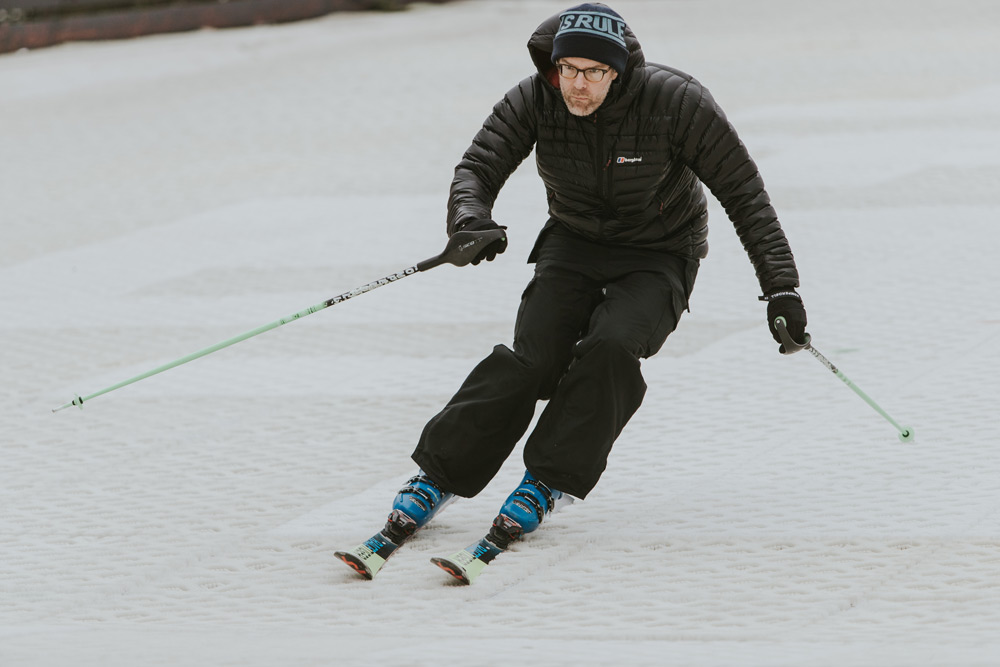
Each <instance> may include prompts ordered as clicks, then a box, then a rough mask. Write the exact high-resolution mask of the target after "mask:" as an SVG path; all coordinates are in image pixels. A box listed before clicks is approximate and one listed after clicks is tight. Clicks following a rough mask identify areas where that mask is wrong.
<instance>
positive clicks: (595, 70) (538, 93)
mask: <svg viewBox="0 0 1000 667" xmlns="http://www.w3.org/2000/svg"><path fill="white" fill-rule="evenodd" d="M528 51H529V53H530V55H531V58H532V61H533V62H534V65H535V67H536V69H537V72H536V73H535V74H533V75H532V76H530V77H528V78H526V79H524V80H523V81H521V82H520V83H519V84H518V85H517V86H515V87H514V88H512V89H511V90H510V91H509V92H508V93H507V94H506V95H505V96H504V98H503V99H502V100H501V101H500V102H499V103H497V104H496V106H495V107H494V108H493V112H492V114H491V115H490V116H489V117H488V118H487V119H486V121H485V123H484V125H483V128H482V129H481V130H480V131H479V132H478V133H477V135H476V136H475V138H474V139H473V141H472V145H471V146H470V147H469V149H468V150H467V151H466V153H465V155H464V156H463V158H462V160H461V162H459V164H458V166H457V167H456V169H455V178H454V181H453V182H452V185H451V191H450V196H449V202H448V222H447V224H448V226H447V231H448V234H449V236H450V235H451V234H454V233H455V232H457V231H459V230H466V231H486V230H496V229H502V228H501V227H500V226H499V225H498V224H497V223H496V222H495V221H494V220H493V219H492V208H493V204H494V202H495V201H496V198H497V196H498V194H499V192H500V189H501V188H502V186H503V184H504V183H505V182H506V180H507V178H508V177H509V176H510V174H511V173H512V172H513V171H514V169H515V168H517V166H518V165H519V164H520V163H521V162H522V161H523V160H524V159H525V158H526V157H527V156H528V155H529V154H530V153H531V151H532V149H534V151H535V156H536V162H537V167H538V173H539V175H540V176H541V178H542V181H543V182H544V184H545V191H546V195H547V199H548V220H547V222H546V223H545V225H544V226H543V228H542V230H541V233H540V234H539V236H538V239H537V241H536V242H535V245H534V248H533V249H532V251H531V254H530V256H529V260H528V261H529V262H533V263H534V264H535V271H534V277H533V278H532V280H531V281H530V283H529V284H528V286H527V288H526V289H525V291H524V294H523V296H522V300H521V305H520V308H519V310H518V313H517V318H516V323H515V330H514V340H513V348H512V349H511V348H508V347H507V346H505V345H497V346H496V347H495V348H494V349H493V352H492V354H490V355H489V356H487V357H486V358H485V359H483V360H482V361H481V362H480V363H479V364H478V365H477V366H476V367H475V368H474V369H473V370H472V372H471V373H470V374H469V376H468V378H467V379H466V380H465V382H464V383H463V384H462V386H461V387H460V388H459V390H458V392H457V393H456V394H455V396H454V397H453V398H452V399H451V400H450V401H449V402H448V404H447V405H446V406H445V407H444V409H443V410H441V412H440V413H438V414H437V415H436V416H435V417H433V418H432V419H431V420H430V421H429V422H428V423H427V425H426V427H425V428H424V430H423V433H422V434H421V436H420V439H419V442H418V444H417V447H416V450H415V451H414V453H413V460H414V461H415V462H416V463H417V465H418V466H419V468H420V470H419V472H418V474H417V475H416V476H414V477H413V478H412V479H411V480H409V482H408V483H407V485H406V486H404V488H402V489H401V490H400V491H399V493H398V495H397V496H396V498H395V501H394V504H393V510H392V513H391V514H390V515H389V521H388V522H387V524H386V527H385V528H384V529H383V530H382V531H381V532H380V533H379V534H377V535H376V536H375V537H373V538H372V540H369V541H368V542H366V543H364V544H363V545H361V546H360V547H359V548H358V549H355V550H354V551H353V552H338V556H339V557H341V558H342V559H344V560H345V562H348V564H351V565H352V566H354V567H355V568H356V569H358V571H359V572H361V573H362V574H364V575H365V576H369V577H370V576H373V575H374V573H375V572H377V570H378V568H379V567H381V565H382V563H384V558H387V557H388V555H389V554H391V553H392V551H393V550H394V549H395V548H396V546H398V545H399V544H401V543H402V542H403V541H405V540H406V539H407V538H408V537H409V536H410V535H412V534H413V532H415V531H416V530H417V529H419V528H420V527H422V526H424V525H426V523H427V522H428V521H430V519H431V518H432V517H433V516H434V515H435V514H436V513H437V512H438V511H439V510H440V508H441V507H442V506H444V505H445V504H446V503H447V502H448V501H450V500H452V499H453V498H454V497H455V496H463V497H472V496H475V495H476V494H478V493H479V492H480V491H481V490H482V489H483V488H484V487H485V486H486V485H487V484H488V483H489V482H490V480H492V479H493V477H494V476H495V475H496V473H497V472H498V471H499V470H500V467H501V466H502V465H503V463H504V462H505V460H506V459H507V458H508V456H509V455H510V453H511V452H512V451H513V449H514V447H515V445H516V444H517V442H519V441H520V439H521V437H522V436H523V435H524V433H525V432H526V431H527V428H528V426H529V425H530V422H531V420H532V418H533V415H534V412H535V408H536V405H537V403H538V401H540V400H548V405H547V406H546V407H545V409H544V411H543V412H542V414H541V415H540V417H539V420H538V423H537V425H536V427H535V429H534V430H533V431H532V433H531V434H530V435H529V436H528V439H527V441H526V442H525V445H524V463H525V467H526V469H527V470H526V473H525V475H524V478H523V480H522V482H521V484H520V485H519V486H518V487H517V489H515V490H514V492H513V493H512V494H511V495H510V496H509V497H508V498H507V500H506V501H505V502H504V504H503V505H502V507H501V508H500V512H499V514H498V516H497V517H496V519H495V521H494V523H493V527H492V528H491V530H490V533H489V535H488V536H487V537H486V538H484V540H482V541H480V543H479V544H478V545H472V546H470V547H469V548H467V549H466V550H464V551H462V552H459V553H458V554H455V555H454V556H452V557H450V558H444V559H434V560H435V562H436V563H437V564H438V565H440V566H441V567H443V568H445V569H446V570H448V571H449V572H450V573H452V574H454V575H455V576H456V577H458V578H460V579H462V580H463V581H466V582H468V581H471V579H472V578H474V577H475V576H476V575H477V574H478V573H479V571H480V570H481V569H482V567H483V566H484V565H485V563H488V562H489V560H491V559H492V558H493V557H494V556H495V555H496V554H497V553H500V552H501V551H503V550H504V549H506V548H507V546H508V545H509V544H510V543H511V542H512V541H514V540H516V539H518V538H520V537H521V536H522V535H524V534H525V533H529V532H531V531H532V530H534V529H536V528H537V527H538V525H539V524H540V523H541V521H542V520H543V518H544V517H545V515H546V514H548V513H549V512H551V511H552V510H553V509H555V508H556V507H557V506H558V505H559V504H560V502H565V501H569V500H571V499H573V498H580V499H582V498H585V497H586V496H587V494H589V493H590V491H591V490H592V489H593V488H594V486H595V485H596V484H597V482H598V480H599V479H600V476H601V474H602V473H603V471H604V469H605V467H606V465H607V460H608V455H609V453H610V451H611V448H612V445H613V443H614V441H615V439H616V438H617V437H618V435H619V434H620V433H621V431H622V429H623V428H624V427H625V424H626V423H627V422H628V421H629V419H630V418H631V416H632V415H633V414H634V413H635V411H636V410H637V409H638V408H639V405H640V404H641V402H642V399H643V396H644V394H645V391H646V384H645V382H644V381H643V379H642V374H641V372H640V360H641V359H643V358H647V357H650V356H652V355H654V354H655V353H656V352H657V351H658V350H659V349H660V347H661V346H662V345H663V343H664V341H665V340H666V338H667V336H668V335H669V334H670V333H671V332H672V331H674V329H675V328H676V326H677V323H678V321H679V319H680V317H681V314H682V312H683V311H684V310H685V309H687V308H688V299H689V297H690V295H691V290H692V288H693V285H694V281H695V276H696V274H697V271H698V266H699V260H700V259H702V258H703V257H705V256H706V254H707V251H708V244H707V236H708V228H707V219H708V213H707V199H706V196H705V193H704V190H703V187H702V186H703V185H704V186H707V187H708V189H709V190H710V191H711V192H712V194H713V195H714V196H715V197H716V198H717V199H718V200H719V201H720V202H721V203H722V205H723V206H724V208H725V210H726V212H727V214H728V216H729V218H730V219H731V221H732V223H733V225H734V227H735V229H736V232H737V234H738V235H739V237H740V240H741V241H742V243H743V246H744V248H745V249H746V251H747V254H748V256H749V258H750V260H751V262H752V264H753V266H754V268H755V270H756V274H757V279H758V281H759V283H760V287H761V291H762V294H763V296H762V297H760V298H761V300H763V301H766V302H767V320H768V326H769V328H770V330H771V333H772V335H773V336H774V338H775V340H776V341H778V342H781V341H780V339H779V338H778V332H777V331H776V330H775V328H774V324H773V323H774V321H775V319H776V318H777V317H779V316H781V317H784V319H785V321H786V322H787V330H788V333H789V334H790V335H791V336H792V338H794V339H795V340H803V339H804V335H805V326H806V314H805V310H804V308H803V305H802V300H801V298H800V297H799V295H798V294H797V292H796V291H795V288H796V287H798V285H799V278H798V273H797V270H796V267H795V261H794V258H793V256H792V253H791V250H790V248H789V245H788V242H787V240H786V238H785V235H784V233H783V231H782V229H781V226H780V224H779V222H778V218H777V215H776V213H775V211H774V209H773V208H772V206H771V204H770V199H769V197H768V195H767V192H766V191H765V189H764V183H763V180H762V179H761V176H760V174H759V172H758V170H757V167H756V165H755V164H754V162H753V160H752V159H751V157H750V155H749V153H748V152H747V149H746V148H745V147H744V145H743V144H742V142H741V141H740V139H739V137H738V135H737V133H736V131H735V129H734V128H733V127H732V125H731V124H730V123H729V122H728V120H727V119H726V116H725V114H724V113H723V111H722V110H721V109H720V108H719V106H718V105H717V104H716V103H715V101H714V99H713V98H712V96H711V95H710V94H709V92H708V90H706V89H705V88H704V87H703V86H702V85H701V84H700V83H699V82H698V81H697V80H695V79H694V78H692V77H691V76H689V75H687V74H685V73H683V72H680V71H678V70H676V69H673V68H670V67H666V66H662V65H655V64H651V63H647V62H646V60H645V57H644V55H643V52H642V49H641V48H640V46H639V42H638V41H637V39H636V37H635V35H634V34H633V32H632V31H631V29H630V28H629V27H628V26H627V25H626V23H625V21H624V19H623V18H622V17H621V16H620V15H619V14H618V13H617V12H615V11H614V10H612V9H611V8H609V7H608V6H606V5H604V4H600V3H585V4H581V5H577V6H575V7H572V8H570V9H568V10H566V11H565V12H562V13H561V14H559V15H557V16H553V17H551V18H549V19H548V20H546V21H544V22H543V23H542V24H541V25H540V26H539V27H538V28H537V29H536V31H535V32H534V33H533V34H532V35H531V38H530V40H529V41H528ZM506 246H507V240H506V238H503V239H501V240H498V241H495V242H493V243H492V244H490V245H488V246H487V247H486V248H484V249H483V250H482V251H481V252H480V253H479V255H478V256H477V257H476V259H475V260H474V262H473V263H474V264H478V263H479V262H480V261H483V260H486V261H492V260H493V259H494V258H495V257H496V256H497V255H498V254H500V253H502V252H504V250H505V249H506Z"/></svg>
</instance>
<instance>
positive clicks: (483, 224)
mask: <svg viewBox="0 0 1000 667" xmlns="http://www.w3.org/2000/svg"><path fill="white" fill-rule="evenodd" d="M493 229H507V228H506V227H503V226H501V225H498V224H497V223H495V222H494V221H492V220H490V219H489V218H480V219H479V220H473V221H472V222H470V223H469V224H467V225H465V226H464V227H462V228H461V230H460V231H463V232H483V231H490V230H493ZM506 249H507V237H506V236H504V237H503V238H502V239H499V240H497V241H494V242H493V243H491V244H489V245H488V246H486V247H485V248H483V249H482V250H480V251H479V254H478V255H476V256H475V258H474V259H473V260H472V264H473V266H475V265H476V264H479V262H481V261H483V260H484V259H485V260H486V261H487V262H492V261H493V260H494V259H496V256H497V255H500V254H502V253H503V251H504V250H506Z"/></svg>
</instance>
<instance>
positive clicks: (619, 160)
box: [615, 155, 642, 164]
mask: <svg viewBox="0 0 1000 667" xmlns="http://www.w3.org/2000/svg"><path fill="white" fill-rule="evenodd" d="M635 162H642V156H641V155H637V156H636V157H625V156H624V155H621V156H619V157H617V158H616V159H615V164H633V163H635Z"/></svg>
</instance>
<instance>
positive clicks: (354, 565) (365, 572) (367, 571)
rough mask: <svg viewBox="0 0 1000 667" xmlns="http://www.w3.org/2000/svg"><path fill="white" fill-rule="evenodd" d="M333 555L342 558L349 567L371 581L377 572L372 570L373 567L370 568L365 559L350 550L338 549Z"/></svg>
mask: <svg viewBox="0 0 1000 667" xmlns="http://www.w3.org/2000/svg"><path fill="white" fill-rule="evenodd" d="M333 555H334V556H336V557H337V558H339V559H340V560H342V561H343V562H344V564H345V565H347V567H349V568H351V569H352V570H354V571H355V572H357V573H358V574H360V575H361V576H362V577H364V578H365V579H368V580H369V581H371V580H372V579H374V578H375V573H374V572H372V571H371V568H369V567H368V565H367V564H366V563H365V562H364V561H363V560H361V559H360V558H358V557H357V556H355V555H354V554H353V553H351V552H350V551H337V552H335V553H334V554H333Z"/></svg>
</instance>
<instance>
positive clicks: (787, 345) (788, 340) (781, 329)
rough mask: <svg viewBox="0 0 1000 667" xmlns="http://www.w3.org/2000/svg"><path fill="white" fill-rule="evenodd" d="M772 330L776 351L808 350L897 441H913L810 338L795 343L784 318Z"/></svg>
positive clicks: (907, 431)
mask: <svg viewBox="0 0 1000 667" xmlns="http://www.w3.org/2000/svg"><path fill="white" fill-rule="evenodd" d="M774 328H775V329H777V331H778V336H779V337H780V338H781V342H782V345H781V347H780V348H778V350H779V351H780V352H781V353H782V354H795V353H796V352H798V351H799V350H802V349H805V350H809V352H810V354H812V355H813V356H814V357H816V359H818V360H819V362H820V363H821V364H823V365H824V366H826V367H827V368H828V369H829V370H830V371H831V372H832V373H833V374H834V375H836V376H837V377H838V378H840V380H841V381H842V382H843V383H844V384H846V385H847V386H848V387H850V388H851V390H852V391H854V393H855V394H857V395H858V396H860V397H861V399H862V400H864V402H865V403H867V404H868V405H870V406H871V407H872V409H873V410H875V412H877V413H879V414H880V415H882V416H883V417H884V418H885V420H886V421H888V422H889V423H890V424H892V425H893V426H894V427H895V428H896V430H897V431H898V432H899V439H900V441H901V442H910V441H911V440H913V437H914V433H913V429H912V428H910V427H908V426H900V425H899V422H897V421H896V420H895V419H893V418H892V417H890V416H889V413H888V412H886V411H885V410H883V409H882V408H881V407H879V405H878V403H876V402H875V401H873V400H872V399H871V397H870V396H868V394H866V393H865V392H863V391H861V389H860V387H858V386H857V385H855V384H854V383H853V382H851V380H850V379H849V378H848V377H847V376H846V375H844V373H843V371H841V370H840V369H839V368H837V367H836V366H834V365H833V364H832V363H830V360H829V359H827V358H826V357H824V356H823V355H822V354H820V351H819V350H817V349H816V348H815V347H813V346H812V336H810V335H809V334H806V339H805V342H803V343H796V342H795V341H794V340H793V339H792V337H791V335H790V334H789V333H788V330H787V329H786V328H785V318H784V317H777V318H775V320H774Z"/></svg>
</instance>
